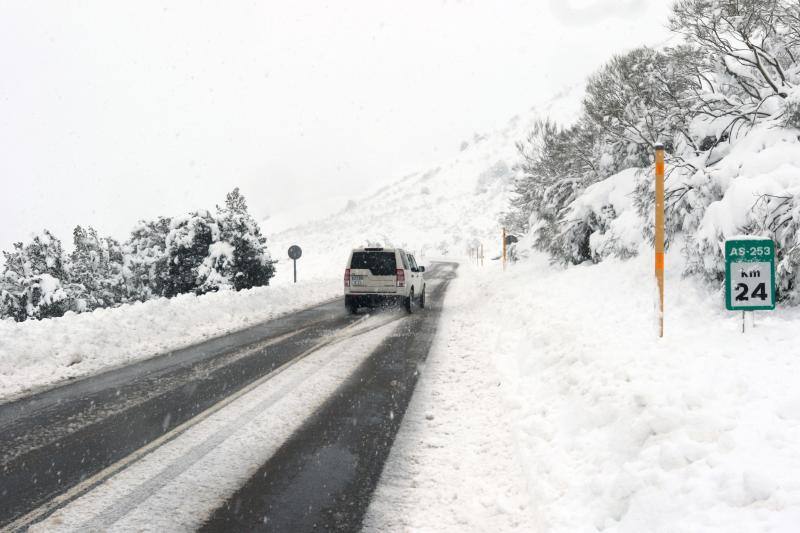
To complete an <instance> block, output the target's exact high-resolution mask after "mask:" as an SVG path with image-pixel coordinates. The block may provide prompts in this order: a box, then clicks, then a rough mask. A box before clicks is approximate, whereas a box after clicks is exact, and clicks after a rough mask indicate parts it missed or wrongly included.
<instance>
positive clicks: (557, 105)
mask: <svg viewBox="0 0 800 533" xmlns="http://www.w3.org/2000/svg"><path fill="white" fill-rule="evenodd" d="M582 90H583V88H582V87H573V88H571V89H568V90H565V91H564V92H562V93H561V94H559V95H557V96H556V97H555V98H553V99H551V100H549V101H547V102H545V103H543V104H541V105H538V106H534V107H533V108H531V109H530V110H529V111H528V112H526V113H525V114H521V115H517V116H515V117H513V118H512V119H511V120H509V121H508V123H507V124H505V125H504V126H503V127H501V128H498V129H496V130H495V131H492V132H488V133H484V134H475V135H474V136H473V138H471V139H468V140H465V141H464V142H463V143H462V145H461V152H460V154H459V155H458V156H457V157H456V158H455V159H453V160H450V161H443V162H442V163H441V164H440V165H437V166H435V167H433V168H429V169H426V170H422V171H419V172H415V173H413V174H409V175H406V176H404V177H402V178H400V179H395V180H392V179H390V180H388V181H383V182H382V185H381V186H380V187H379V188H378V189H377V190H375V191H373V192H371V194H369V193H367V194H365V195H364V196H359V195H357V194H354V195H353V197H352V198H351V200H350V201H349V202H348V203H347V205H346V206H344V208H343V209H342V210H341V211H339V212H337V213H335V214H333V215H330V216H327V217H324V218H321V219H315V217H313V216H309V217H308V218H309V219H310V220H311V222H308V223H306V224H303V225H300V226H297V227H294V228H291V229H288V230H285V231H281V232H279V233H275V234H273V235H270V236H269V246H270V249H271V250H272V253H273V256H274V257H275V258H276V259H279V260H281V263H280V264H279V265H278V281H279V282H280V281H281V280H282V281H287V280H289V279H290V277H291V275H292V272H291V270H292V269H291V262H290V261H288V260H287V259H285V257H286V250H287V249H288V247H289V246H290V245H292V244H298V245H300V246H301V247H302V248H303V257H302V259H300V261H299V262H298V271H299V275H300V276H301V277H303V278H308V277H318V276H323V277H326V276H331V275H335V276H338V275H340V274H341V272H339V270H340V268H339V267H340V266H341V267H342V268H344V267H343V265H344V261H345V260H346V255H347V253H348V252H349V251H350V249H351V248H352V247H354V246H359V245H363V244H382V245H386V246H402V247H405V248H407V249H409V250H413V251H415V252H416V253H417V255H418V257H419V258H421V259H422V260H423V261H425V260H429V259H431V258H435V257H457V258H460V257H464V256H465V255H466V254H467V250H468V248H469V247H470V245H472V244H474V243H483V245H484V249H485V254H486V256H487V258H488V257H489V255H490V254H493V253H496V252H497V249H498V247H499V245H500V240H501V239H500V232H501V227H500V223H499V222H498V220H499V219H500V216H501V214H502V213H503V212H504V211H505V210H507V209H508V199H509V194H510V185H511V183H512V180H513V178H514V175H515V172H516V171H515V170H514V166H515V164H516V163H517V161H518V159H519V157H518V153H517V150H516V146H515V145H516V142H517V141H520V140H523V139H524V138H525V137H526V136H527V135H528V133H529V131H530V130H531V128H532V126H533V124H534V122H535V121H536V120H537V119H542V118H547V117H550V118H552V119H553V120H555V121H558V122H560V123H569V122H571V121H572V120H574V119H575V117H577V115H578V113H579V112H580V102H581V97H582ZM262 226H263V227H264V229H265V230H266V231H269V229H270V228H269V226H270V224H269V221H265V222H264V223H262Z"/></svg>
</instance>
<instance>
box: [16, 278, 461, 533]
mask: <svg viewBox="0 0 800 533" xmlns="http://www.w3.org/2000/svg"><path fill="white" fill-rule="evenodd" d="M454 275H455V269H454V268H453V267H452V266H451V265H446V264H445V265H438V266H434V267H433V268H432V269H431V271H430V275H429V278H430V287H431V288H432V290H431V296H432V298H431V299H430V300H431V303H433V304H434V305H433V306H432V309H429V310H428V311H426V312H424V313H418V314H415V315H412V316H411V317H407V316H406V315H405V314H404V312H402V311H399V310H390V311H387V312H380V313H374V314H372V315H366V316H357V317H352V316H348V315H346V314H345V313H344V310H343V309H342V305H341V302H340V301H338V300H337V301H335V302H332V303H328V304H324V305H320V306H317V307H314V308H311V309H307V310H305V311H302V312H299V313H295V314H293V315H289V316H286V317H283V318H280V319H277V320H273V321H270V322H268V323H265V324H262V325H259V326H256V327H253V328H250V329H248V330H244V331H241V332H238V333H235V334H232V335H228V336H225V337H221V338H218V339H213V340H211V341H208V342H205V343H203V344H200V345H197V346H194V347H191V348H187V349H184V350H179V351H176V352H173V353H170V354H167V355H164V356H161V357H158V358H154V359H150V360H147V361H144V362H142V363H138V364H136V365H131V366H128V367H124V368H121V369H117V370H114V371H111V372H108V373H105V374H102V375H99V376H95V377H93V378H89V379H85V380H82V381H79V382H75V383H71V384H69V385H66V386H62V387H58V388H56V389H52V390H50V391H47V392H44V393H41V394H38V395H36V396H33V397H29V398H25V399H22V400H18V401H16V402H13V403H10V404H5V405H2V406H0V450H2V451H0V466H1V467H2V478H1V479H0V495H2V504H1V505H0V524H4V525H5V526H6V527H7V528H10V529H16V528H22V527H25V526H27V525H29V524H35V523H36V522H40V521H41V520H43V519H44V520H45V521H44V522H42V523H41V524H37V526H36V527H41V528H42V529H44V530H52V529H65V530H72V529H86V528H89V529H103V530H106V529H114V528H117V527H120V528H122V529H125V527H124V524H125V523H126V522H125V521H126V520H130V519H135V517H137V516H144V517H146V519H147V522H148V523H149V524H150V525H149V526H148V527H150V528H152V529H153V530H164V529H165V528H168V529H176V528H177V529H194V528H196V527H198V526H200V525H201V524H202V522H198V520H203V518H204V517H207V516H211V518H210V520H209V521H208V522H207V523H206V525H205V527H206V529H209V530H214V529H217V530H221V529H226V528H227V529H229V528H230V527H231V526H235V527H238V528H241V527H245V528H247V529H253V528H254V527H256V526H257V525H258V524H262V525H263V524H264V516H265V515H267V516H269V518H270V520H271V521H272V522H270V523H271V524H272V525H273V526H274V525H276V524H280V523H283V524H289V523H292V524H297V523H298V522H297V521H298V520H300V519H301V518H303V517H305V519H308V520H311V521H310V522H309V523H319V522H320V521H322V522H323V523H331V524H334V523H335V525H338V526H342V525H347V524H351V525H354V524H357V523H358V522H359V521H360V520H361V517H362V515H363V512H364V511H365V509H366V506H367V504H368V502H369V498H370V495H371V493H372V490H373V489H374V487H375V484H376V483H377V479H378V477H379V475H380V472H381V469H382V466H383V462H384V460H385V458H386V456H387V454H388V451H389V448H390V447H391V443H392V441H393V438H394V435H395V433H396V431H397V428H398V426H399V423H400V419H401V418H402V413H403V412H404V410H405V407H406V405H407V403H408V401H409V399H410V397H411V394H412V392H413V388H414V384H415V383H416V379H417V375H418V374H417V372H416V364H417V363H418V362H420V361H422V360H424V358H425V357H426V356H427V351H428V348H429V347H430V343H431V341H432V338H433V333H434V328H435V320H436V319H437V318H438V310H439V309H438V306H439V302H440V301H441V297H442V296H443V294H444V291H445V290H446V286H447V282H448V281H449V279H450V278H452V277H454ZM323 369H324V370H325V371H324V372H322V370H323ZM287 414H288V415H290V416H287ZM265 432H266V433H265ZM237 447H238V448H237ZM219 454H222V455H221V456H220V457H217V459H216V460H214V461H212V463H211V464H210V465H209V464H205V465H203V463H204V461H208V460H210V458H212V457H214V456H215V455H219ZM345 456H347V458H348V460H343V459H344V458H345ZM363 457H368V458H369V459H368V460H360V458H363ZM237 458H238V459H239V460H238V461H237ZM220 465H222V467H223V468H222V470H220V469H219V468H220ZM343 465H344V466H345V468H344V469H343V470H342V469H341V467H342V466H343ZM347 465H352V468H348V467H347ZM214 466H216V469H215V468H214ZM198 468H199V469H200V470H199V471H195V470H196V469H198ZM337 468H338V470H337ZM266 471H277V472H278V474H276V475H270V476H267V477H265V476H264V475H263V472H266ZM254 474H255V475H254ZM209 476H212V477H211V478H209ZM331 476H333V477H331ZM337 476H338V477H337ZM248 479H249V481H248ZM335 479H338V480H339V483H332V482H333V481H334V480H335ZM187 480H189V481H188V485H187V484H186V483H187ZM181 483H183V484H184V485H182V488H180V487H181V485H180V484H181ZM265 484H266V485H265ZM310 486H315V487H318V488H319V487H325V488H326V490H322V491H320V490H316V491H309V490H304V489H307V488H308V487H310ZM202 487H206V489H207V490H205V491H203V490H201V488H202ZM265 487H266V489H267V493H268V494H269V496H265V497H260V498H256V497H254V496H255V495H256V494H257V493H258V492H259V491H262V490H264V489H265ZM170 491H173V493H174V491H177V493H178V494H181V496H180V502H179V503H178V502H176V501H175V498H174V497H173V498H170V497H169V496H168V495H169V494H170ZM231 494H234V495H233V496H231ZM190 495H194V501H193V502H192V501H189V500H191V498H189V496H190ZM270 498H271V499H270ZM276 502H279V504H280V505H276ZM337 502H338V505H339V506H340V507H342V505H341V504H343V503H344V504H345V505H344V507H342V508H341V509H338V510H336V509H335V508H336V505H337ZM159 506H161V510H160V511H159ZM176 506H179V507H180V508H181V509H182V510H183V509H186V510H188V511H186V512H176V511H175V509H176ZM309 507H311V508H312V510H313V511H314V512H309ZM276 509H280V511H281V513H278V512H277V511H276ZM332 509H333V511H331V510H332ZM159 513H160V514H159ZM315 513H316V514H315ZM159 517H160V518H159ZM159 520H161V521H159ZM330 520H334V521H335V522H329V521H330ZM326 521H327V522H326ZM343 521H344V522H343ZM139 524H141V522H139ZM137 527H141V525H139V526H137Z"/></svg>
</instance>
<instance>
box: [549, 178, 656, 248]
mask: <svg viewBox="0 0 800 533" xmlns="http://www.w3.org/2000/svg"><path fill="white" fill-rule="evenodd" d="M639 173H640V171H638V170H636V169H628V170H624V171H622V172H620V173H618V174H615V175H614V176H611V177H610V178H608V179H605V180H603V181H601V182H598V183H595V184H593V185H590V186H589V187H587V188H586V190H585V191H584V192H583V193H581V195H580V196H578V198H576V199H575V201H574V202H572V203H571V204H570V205H569V207H568V208H567V210H566V214H565V215H564V220H565V222H564V224H563V226H564V228H565V229H564V231H565V232H566V233H567V234H568V235H569V237H567V236H565V240H570V241H572V242H575V236H576V235H579V233H578V232H584V234H583V236H582V238H583V239H585V242H580V241H579V244H578V246H584V247H587V248H588V250H589V254H590V255H591V259H592V260H593V261H594V262H599V261H602V260H603V259H605V258H606V257H619V258H622V259H628V258H630V257H633V256H635V255H636V253H637V251H638V249H639V246H640V244H641V242H642V230H641V224H640V219H639V217H638V215H637V213H636V209H635V207H634V205H633V191H634V188H635V183H636V180H637V177H638V174H639Z"/></svg>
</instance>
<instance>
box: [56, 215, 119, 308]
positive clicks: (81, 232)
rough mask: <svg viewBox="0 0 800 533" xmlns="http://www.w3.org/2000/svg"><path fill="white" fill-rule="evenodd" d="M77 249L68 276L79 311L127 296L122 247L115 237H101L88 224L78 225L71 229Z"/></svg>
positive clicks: (73, 253) (117, 300) (111, 303)
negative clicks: (73, 288)
mask: <svg viewBox="0 0 800 533" xmlns="http://www.w3.org/2000/svg"><path fill="white" fill-rule="evenodd" d="M72 235H73V245H74V250H73V251H72V254H70V258H69V264H68V271H69V280H70V282H71V283H72V284H73V285H74V287H75V290H76V293H75V294H74V295H73V296H74V298H75V300H76V301H75V307H76V310H77V311H87V310H92V309H96V308H98V307H110V306H113V305H117V304H119V303H122V302H123V301H124V300H125V281H124V278H123V277H122V265H123V258H122V250H121V249H120V246H119V243H118V242H116V241H115V240H113V239H109V238H105V239H104V238H101V237H99V236H98V235H97V231H96V230H95V229H94V228H92V227H91V226H89V227H88V228H85V229H84V228H83V227H81V226H76V227H75V230H74V231H73V233H72Z"/></svg>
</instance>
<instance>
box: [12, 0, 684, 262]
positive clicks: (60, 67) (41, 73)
mask: <svg viewBox="0 0 800 533" xmlns="http://www.w3.org/2000/svg"><path fill="white" fill-rule="evenodd" d="M670 3H671V2H670V1H668V0H526V1H522V0H509V1H503V2H499V1H494V0H487V1H480V2H479V1H466V0H465V1H436V0H425V1H418V2H415V1H402V2H400V1H396V2H388V1H379V0H365V1H353V0H347V1H345V0H342V1H339V2H333V1H330V2H316V1H313V2H312V1H307V2H302V1H298V2H290V1H285V2H277V1H264V2H235V1H226V2H202V1H197V0H191V1H171V2H164V3H163V4H159V3H156V2H148V1H141V2H108V1H106V0H101V1H84V2H62V1H53V2H20V1H16V0H0V179H1V180H2V191H1V192H0V248H8V247H9V246H10V243H11V242H12V241H15V240H26V239H27V238H28V237H29V236H30V234H31V233H32V232H34V231H39V230H41V229H42V228H45V227H46V228H49V229H51V230H54V231H55V232H56V234H57V235H58V236H60V237H61V238H62V239H64V240H65V241H68V240H71V228H72V227H73V226H74V225H75V224H79V223H80V224H86V225H94V226H95V227H97V228H98V229H99V230H101V232H103V233H110V234H112V235H114V236H116V237H118V238H124V237H125V236H126V234H127V231H128V230H129V229H130V227H131V226H132V225H133V224H134V223H135V222H136V220H138V219H139V218H146V217H153V216H156V215H159V214H164V215H174V214H179V213H182V212H185V211H188V210H191V209H196V208H200V207H207V208H212V207H213V206H214V204H216V203H221V202H222V200H223V199H224V195H225V192H227V191H229V190H230V189H232V188H233V187H234V186H237V185H238V186H240V187H241V189H242V190H243V192H244V193H245V195H246V196H247V198H248V200H249V203H250V205H251V210H252V211H253V212H254V214H256V215H257V216H259V217H264V216H265V215H268V214H273V215H280V214H281V213H282V212H284V213H285V212H286V211H294V212H295V213H296V212H297V211H299V210H302V209H303V207H304V206H308V209H309V210H310V212H308V216H309V217H314V215H315V214H316V213H315V212H314V206H318V205H320V203H323V204H324V203H325V201H326V200H330V199H331V198H334V199H335V200H336V201H338V200H339V199H340V198H341V199H342V202H343V198H345V197H358V196H359V195H360V194H361V192H362V191H364V192H367V191H368V190H371V189H373V188H374V186H375V185H376V184H377V183H380V182H381V181H385V180H387V179H389V178H391V177H393V176H398V175H402V174H404V173H407V172H409V171H412V170H420V169H425V168H426V167H427V166H429V165H431V164H433V163H435V162H437V161H439V160H442V159H445V158H447V157H450V156H452V155H454V154H455V153H456V152H457V150H458V145H459V144H460V141H461V140H462V139H465V138H468V137H470V136H471V135H472V133H473V132H476V131H482V130H487V129H491V128H494V127H497V126H500V125H502V124H504V123H505V122H506V120H507V119H508V118H510V117H511V116H513V115H516V114H518V113H521V112H524V111H525V110H527V109H529V108H530V107H531V106H532V105H533V104H535V103H537V102H540V101H542V100H545V99H547V98H548V97H550V96H551V95H553V94H554V93H556V92H558V91H559V90H561V89H562V88H563V87H564V86H567V85H571V84H574V83H576V82H579V81H580V80H582V79H583V78H585V76H586V75H587V74H588V73H590V72H591V71H592V70H593V69H594V68H596V67H597V66H598V65H600V64H602V62H603V61H604V60H606V59H607V58H608V57H609V55H610V54H612V53H613V52H617V51H622V50H624V49H627V48H630V47H633V46H636V45H639V44H644V43H650V44H654V43H657V42H659V41H661V40H663V39H664V38H665V37H666V35H667V32H666V30H665V28H664V27H665V24H666V16H667V12H668V6H669V4H670ZM269 229H270V228H265V230H266V231H269Z"/></svg>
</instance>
